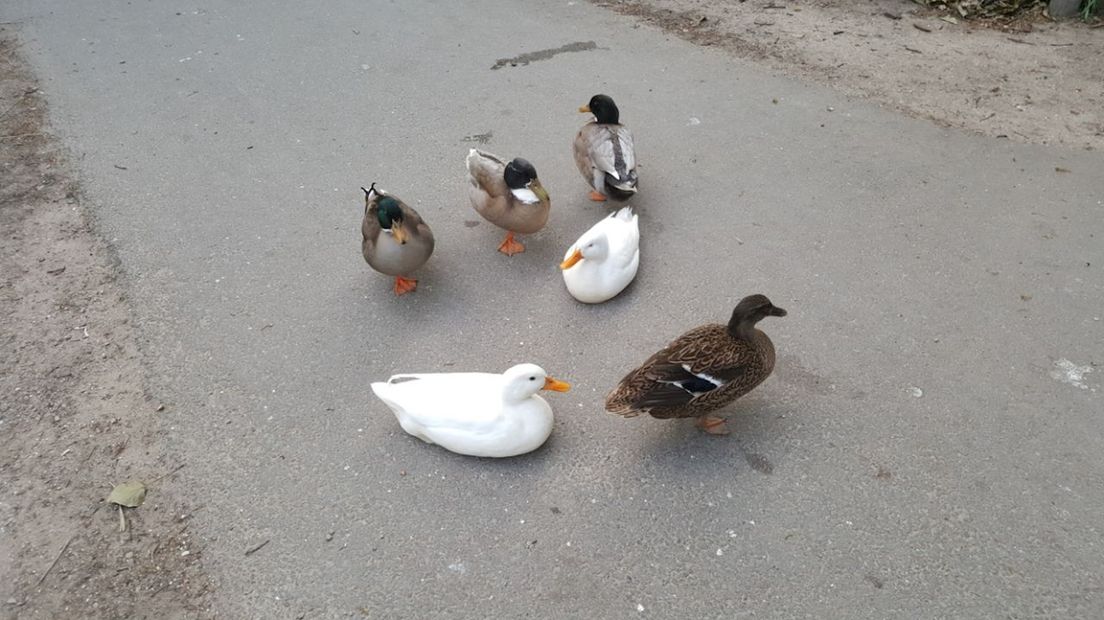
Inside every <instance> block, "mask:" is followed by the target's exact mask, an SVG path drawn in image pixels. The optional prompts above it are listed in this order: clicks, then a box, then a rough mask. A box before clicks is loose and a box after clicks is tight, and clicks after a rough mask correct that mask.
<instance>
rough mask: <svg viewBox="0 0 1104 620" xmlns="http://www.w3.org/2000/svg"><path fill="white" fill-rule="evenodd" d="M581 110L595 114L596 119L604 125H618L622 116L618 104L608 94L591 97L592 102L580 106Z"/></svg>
mask: <svg viewBox="0 0 1104 620" xmlns="http://www.w3.org/2000/svg"><path fill="white" fill-rule="evenodd" d="M579 111H580V112H590V113H591V114H593V115H594V120H596V121H598V122H599V123H601V124H603V125H616V124H617V123H618V121H619V120H620V118H621V113H620V111H619V110H618V109H617V104H616V103H614V102H613V99H612V98H611V97H609V96H608V95H594V96H593V97H591V98H590V103H588V104H587V105H585V106H583V107H581V108H579Z"/></svg>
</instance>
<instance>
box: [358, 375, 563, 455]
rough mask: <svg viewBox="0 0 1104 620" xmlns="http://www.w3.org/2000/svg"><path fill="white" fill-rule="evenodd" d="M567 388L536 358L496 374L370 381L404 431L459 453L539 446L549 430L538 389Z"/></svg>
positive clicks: (527, 449) (511, 451)
mask: <svg viewBox="0 0 1104 620" xmlns="http://www.w3.org/2000/svg"><path fill="white" fill-rule="evenodd" d="M570 388H571V386H570V385H569V384H567V383H564V382H563V381H557V380H556V379H553V378H552V377H549V376H548V374H547V373H545V372H544V369H543V368H541V367H540V366H537V365H536V364H518V365H517V366H514V367H512V368H510V369H508V370H507V371H506V372H504V373H502V374H500V375H496V374H493V373H485V372H454V373H430V374H411V375H395V376H393V377H391V378H390V379H388V380H387V381H386V382H377V383H373V384H372V391H373V392H375V393H376V396H378V397H379V399H380V400H382V401H383V402H384V403H386V404H387V406H388V407H390V408H391V411H392V412H394V414H395V417H396V418H398V420H399V425H400V426H402V428H403V430H404V431H406V432H407V433H410V434H411V435H413V436H415V437H417V438H418V439H421V440H422V441H425V442H427V443H435V444H437V445H439V446H441V447H442V448H445V449H446V450H449V451H451V452H456V453H457V454H466V455H469V456H489V457H506V456H517V455H519V454H525V453H526V452H532V451H533V450H536V449H537V448H539V447H540V446H541V445H542V444H543V443H544V442H545V440H547V439H548V436H549V435H551V434H552V408H551V407H549V406H548V403H547V402H545V400H544V399H543V398H541V397H540V396H538V395H537V392H539V391H540V390H553V391H556V392H566V391H568V390H569V389H570Z"/></svg>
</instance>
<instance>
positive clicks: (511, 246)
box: [498, 232, 525, 256]
mask: <svg viewBox="0 0 1104 620" xmlns="http://www.w3.org/2000/svg"><path fill="white" fill-rule="evenodd" d="M498 251H499V252H502V253H503V254H505V255H506V256H513V255H514V254H521V253H522V252H524V251H525V246H524V245H521V243H520V242H518V241H515V240H514V233H513V232H507V233H506V239H504V240H503V241H502V245H500V246H498Z"/></svg>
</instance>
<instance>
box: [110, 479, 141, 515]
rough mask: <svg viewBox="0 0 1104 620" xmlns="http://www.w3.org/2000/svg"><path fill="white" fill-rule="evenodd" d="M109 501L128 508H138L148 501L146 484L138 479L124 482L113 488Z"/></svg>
mask: <svg viewBox="0 0 1104 620" xmlns="http://www.w3.org/2000/svg"><path fill="white" fill-rule="evenodd" d="M107 501H109V502H111V503H112V504H118V505H120V506H126V507H127V508H137V507H138V506H141V505H142V502H144V501H146V485H144V484H142V483H141V482H139V481H138V480H132V481H130V482H124V483H122V484H120V485H119V486H117V487H115V488H114V489H112V490H111V495H108V496H107Z"/></svg>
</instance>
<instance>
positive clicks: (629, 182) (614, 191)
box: [606, 172, 636, 200]
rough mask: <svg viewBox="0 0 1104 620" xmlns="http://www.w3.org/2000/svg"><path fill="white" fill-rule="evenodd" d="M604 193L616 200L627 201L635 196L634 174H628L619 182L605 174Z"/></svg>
mask: <svg viewBox="0 0 1104 620" xmlns="http://www.w3.org/2000/svg"><path fill="white" fill-rule="evenodd" d="M606 193H607V194H608V195H609V196H610V197H612V198H616V199H617V200H628V199H629V198H632V197H633V195H635V194H636V173H635V172H630V173H629V174H628V176H627V178H626V179H624V180H620V179H618V178H617V177H615V176H613V175H612V174H610V173H608V172H607V173H606Z"/></svg>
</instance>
